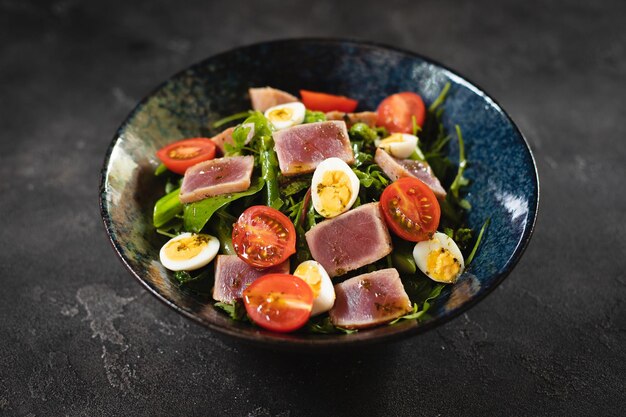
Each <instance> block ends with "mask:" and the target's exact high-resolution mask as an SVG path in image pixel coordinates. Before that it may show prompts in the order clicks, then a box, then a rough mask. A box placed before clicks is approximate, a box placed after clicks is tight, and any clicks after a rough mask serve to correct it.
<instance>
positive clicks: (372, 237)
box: [305, 203, 392, 277]
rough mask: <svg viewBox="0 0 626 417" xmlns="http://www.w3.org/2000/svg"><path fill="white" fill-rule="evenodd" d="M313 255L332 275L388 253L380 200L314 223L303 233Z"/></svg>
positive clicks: (389, 247)
mask: <svg viewBox="0 0 626 417" xmlns="http://www.w3.org/2000/svg"><path fill="white" fill-rule="evenodd" d="M305 236H306V241H307V243H308V244H309V249H310V250H311V255H312V256H313V259H315V260H316V261H317V262H319V263H321V264H322V266H323V267H324V269H326V271H327V272H328V275H330V276H331V277H335V276H337V275H342V274H345V273H346V272H348V271H352V270H354V269H357V268H360V267H362V266H364V265H367V264H371V263H372V262H375V261H377V260H379V259H381V258H383V257H385V256H387V255H388V254H389V253H391V250H392V246H391V238H390V237H389V231H388V230H387V226H385V221H384V220H383V218H382V215H381V213H380V207H379V203H369V204H365V205H362V206H359V207H357V208H355V209H352V210H350V211H348V212H346V213H344V214H341V215H339V216H337V217H335V218H333V219H330V220H325V221H323V222H321V223H318V224H317V225H315V226H313V227H312V228H311V230H309V231H308V232H307V233H306V235H305Z"/></svg>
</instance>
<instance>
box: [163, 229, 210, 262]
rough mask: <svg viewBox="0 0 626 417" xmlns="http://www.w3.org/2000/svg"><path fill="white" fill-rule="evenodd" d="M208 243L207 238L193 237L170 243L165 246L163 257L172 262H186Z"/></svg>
mask: <svg viewBox="0 0 626 417" xmlns="http://www.w3.org/2000/svg"><path fill="white" fill-rule="evenodd" d="M208 242H209V239H208V237H206V236H203V235H194V236H188V237H184V238H182V239H178V240H175V241H173V242H170V243H168V244H167V246H165V255H166V256H167V257H168V258H169V259H171V260H173V261H186V260H187V259H191V258H193V257H195V256H198V254H199V253H200V252H201V251H202V249H204V248H205V247H206V245H207V243H208Z"/></svg>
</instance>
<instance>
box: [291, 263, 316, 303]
mask: <svg viewBox="0 0 626 417" xmlns="http://www.w3.org/2000/svg"><path fill="white" fill-rule="evenodd" d="M293 274H294V275H295V276H297V277H298V278H302V280H304V282H306V283H307V284H309V286H310V287H311V289H312V290H313V298H317V296H318V295H319V293H320V290H321V289H322V275H321V274H320V272H319V270H318V269H317V267H316V266H315V265H311V264H309V263H305V264H301V265H299V266H298V267H297V268H296V270H295V271H294V273H293Z"/></svg>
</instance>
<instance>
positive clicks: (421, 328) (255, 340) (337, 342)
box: [98, 37, 541, 351]
mask: <svg viewBox="0 0 626 417" xmlns="http://www.w3.org/2000/svg"><path fill="white" fill-rule="evenodd" d="M288 43H317V44H320V43H321V44H328V45H340V44H343V45H345V44H349V45H354V46H361V47H362V46H366V47H371V48H375V49H384V50H390V51H393V52H398V53H401V54H404V55H407V56H410V57H414V58H418V59H421V60H422V61H424V62H427V63H429V64H432V65H435V66H438V67H440V68H442V69H443V70H445V71H447V72H448V74H447V75H453V76H455V77H456V78H457V81H461V82H463V83H464V84H465V85H466V86H468V87H473V88H472V89H473V90H474V91H475V92H476V93H478V94H480V95H482V96H483V97H485V98H487V99H489V100H490V101H491V102H492V104H493V106H494V107H496V109H497V110H498V111H500V112H501V113H502V114H503V115H504V116H505V117H506V119H507V121H508V122H509V123H510V125H511V126H512V127H513V129H514V132H516V133H517V134H519V136H520V137H521V138H522V142H523V144H524V146H525V148H526V151H527V152H528V155H529V156H530V160H531V162H532V167H533V170H534V177H533V180H534V182H535V185H536V190H537V192H536V196H532V197H533V198H534V200H535V201H534V204H531V205H530V206H529V212H530V213H531V217H530V218H529V222H528V223H527V224H526V227H525V230H524V233H523V234H522V236H521V238H520V241H519V242H518V244H517V246H516V247H515V250H514V251H513V253H512V254H511V256H510V257H509V259H508V260H507V263H506V264H505V268H504V269H503V270H502V271H501V272H500V273H498V274H497V275H496V276H495V278H494V279H493V281H492V283H491V285H489V286H488V287H486V288H485V289H484V291H480V292H479V293H478V294H476V296H473V297H472V298H471V299H469V300H468V301H467V302H465V303H463V304H462V305H461V306H459V307H457V308H454V309H453V310H450V311H449V312H446V313H444V314H443V315H440V316H438V317H437V318H435V319H433V320H430V321H427V322H425V323H423V324H420V325H418V326H410V327H407V328H406V329H404V330H402V331H398V332H394V333H388V334H383V335H380V336H378V337H372V338H356V339H355V338H350V337H349V335H322V334H320V335H317V336H316V337H311V338H302V339H297V338H293V339H292V338H282V337H276V336H274V335H272V334H270V333H267V332H263V333H261V332H259V331H257V332H256V333H253V332H245V331H240V330H238V329H237V328H235V327H222V326H219V325H216V324H214V323H212V322H210V321H208V320H204V319H202V318H201V317H199V316H197V315H195V314H193V313H192V312H190V311H187V310H185V309H184V308H182V307H180V306H179V305H177V304H176V303H174V302H173V301H171V300H169V299H167V298H166V297H164V296H163V295H161V294H160V293H159V292H158V291H156V289H154V288H153V287H152V286H150V284H149V283H148V282H146V280H144V279H143V278H142V277H141V276H139V274H138V273H137V272H136V271H135V270H134V269H133V268H132V267H131V265H130V263H129V261H128V260H127V259H126V258H125V256H124V255H123V251H122V248H121V245H120V243H119V242H118V241H117V239H116V238H115V235H114V233H113V230H112V228H113V223H112V221H111V219H110V216H109V214H108V211H107V207H106V202H105V195H106V182H107V174H108V167H109V163H110V159H111V154H112V152H113V150H114V149H115V147H116V145H117V143H118V141H119V140H120V137H121V134H122V132H123V130H124V129H125V128H126V125H127V124H128V123H129V122H130V121H131V120H132V119H133V117H134V116H135V114H136V113H137V112H139V111H140V110H141V109H142V108H143V107H144V105H145V104H146V102H147V101H148V100H149V99H150V98H152V97H153V96H154V95H155V94H156V93H157V92H158V91H160V90H161V89H162V88H163V87H164V86H165V85H167V84H168V83H169V82H170V81H171V80H172V79H174V78H176V77H178V76H180V75H182V74H183V73H185V72H187V71H190V70H193V69H194V68H198V67H201V66H202V65H204V64H205V62H206V61H208V60H212V59H217V58H219V57H221V56H224V55H227V54H231V53H233V52H236V51H240V50H245V49H251V48H257V47H259V46H262V45H274V44H288ZM540 194H541V193H540V183H539V173H538V170H537V164H536V161H535V157H534V155H533V152H532V149H531V147H530V144H529V143H528V140H527V139H526V137H525V136H524V134H523V133H522V131H521V130H520V128H519V127H518V126H517V124H516V123H515V122H514V121H513V119H512V118H511V116H510V115H509V114H508V112H507V111H506V110H504V108H503V107H502V106H501V105H500V104H499V103H498V101H497V100H495V99H494V98H493V97H492V96H491V95H489V94H488V93H487V92H486V91H485V90H484V89H483V88H482V87H481V86H480V85H479V84H477V83H475V82H473V81H472V80H470V79H469V78H467V77H466V76H464V75H461V73H460V72H458V71H456V70H454V69H452V68H450V67H448V66H446V65H443V64H441V63H440V62H438V61H436V60H434V59H431V58H429V57H426V56H424V55H421V54H419V53H417V52H413V51H410V50H407V49H403V48H399V47H395V46H390V45H387V44H384V43H379V42H374V41H369V40H361V39H350V38H335V37H328V38H324V37H296V38H279V39H273V40H269V41H262V42H255V43H251V44H245V45H241V46H237V47H234V48H230V49H228V50H224V51H222V52H218V53H216V54H213V55H211V56H209V57H206V58H203V59H202V60H200V61H197V62H195V63H193V64H192V65H189V66H187V67H185V68H183V69H181V70H179V71H177V72H176V73H174V74H173V75H171V76H170V77H168V78H166V79H165V80H164V81H162V82H161V83H159V84H158V85H157V86H156V87H154V88H153V89H152V90H150V91H149V92H148V93H147V94H146V95H144V96H143V98H142V99H141V100H140V101H139V102H138V103H137V104H136V105H135V107H134V108H133V109H132V110H131V111H130V112H129V113H128V114H127V115H126V117H125V119H124V121H123V122H122V123H121V124H120V126H119V127H118V128H117V129H116V131H115V133H114V135H113V139H112V140H111V142H110V144H109V145H108V147H107V150H106V153H105V157H104V161H103V165H102V168H101V170H100V187H99V197H98V200H99V207H100V215H101V217H102V221H103V225H104V229H105V231H106V233H107V237H108V240H109V243H110V244H111V245H112V247H113V249H114V250H115V253H116V254H117V258H118V259H119V260H120V261H121V262H122V264H123V265H124V266H125V267H126V269H127V270H128V271H129V272H130V273H131V275H132V276H133V277H134V278H135V279H136V280H137V281H139V283H140V284H141V285H142V286H144V287H145V288H146V289H147V290H148V291H149V292H150V293H151V294H152V295H154V296H155V297H156V298H157V299H158V300H160V301H161V302H163V303H164V304H166V305H167V306H169V307H171V308H172V309H174V310H175V311H177V312H178V313H180V314H182V315H183V316H184V317H187V318H188V319H191V320H192V321H194V322H195V323H198V324H200V325H202V326H204V327H208V328H209V329H211V330H213V331H216V332H218V333H220V334H224V335H227V336H229V337H233V338H236V339H237V340H239V341H243V342H247V343H252V344H255V345H258V346H264V347H271V348H279V349H294V348H297V349H304V350H310V351H320V350H326V349H343V348H352V347H355V346H364V345H371V344H379V343H382V342H391V341H397V340H399V339H404V338H407V337H409V336H414V335H417V334H421V333H425V332H427V331H429V330H431V329H433V328H435V327H439V326H441V325H444V324H446V323H448V322H449V321H450V320H452V319H454V318H455V317H458V316H459V315H461V314H462V313H465V312H467V311H468V310H469V309H471V308H472V307H474V306H475V305H476V304H477V303H479V302H480V301H482V300H483V299H484V298H485V297H486V296H487V295H489V294H490V293H491V292H492V291H494V290H495V289H496V288H497V287H498V286H499V285H500V284H501V283H502V281H503V280H504V279H505V278H506V277H507V276H508V275H509V274H510V273H511V272H512V270H513V269H514V268H515V266H516V265H517V263H518V262H519V260H520V259H521V257H522V255H523V254H524V252H525V250H526V248H527V247H528V245H529V243H530V239H531V237H532V235H533V232H534V230H535V225H536V221H537V215H538V211H539V200H540ZM531 200H532V199H531ZM531 203H532V201H531Z"/></svg>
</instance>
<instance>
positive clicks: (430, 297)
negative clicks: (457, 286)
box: [389, 284, 445, 324]
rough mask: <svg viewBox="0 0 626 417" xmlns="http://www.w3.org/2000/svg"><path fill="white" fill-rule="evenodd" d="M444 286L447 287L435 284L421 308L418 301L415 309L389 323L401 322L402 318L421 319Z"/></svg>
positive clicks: (414, 306)
mask: <svg viewBox="0 0 626 417" xmlns="http://www.w3.org/2000/svg"><path fill="white" fill-rule="evenodd" d="M443 287H445V285H444V284H438V285H435V286H434V287H433V289H432V290H431V292H430V294H428V297H427V298H426V300H424V302H423V303H422V308H421V309H420V308H419V304H418V303H413V309H412V310H411V311H410V312H409V313H407V314H405V315H404V316H402V317H398V318H397V319H395V320H394V321H392V322H391V323H389V324H395V323H397V322H399V321H400V320H414V319H418V320H419V319H420V318H421V317H422V316H423V315H424V314H426V312H427V311H428V310H429V309H430V302H431V301H432V300H434V299H435V298H437V297H438V296H439V294H440V293H441V290H442V289H443Z"/></svg>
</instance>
